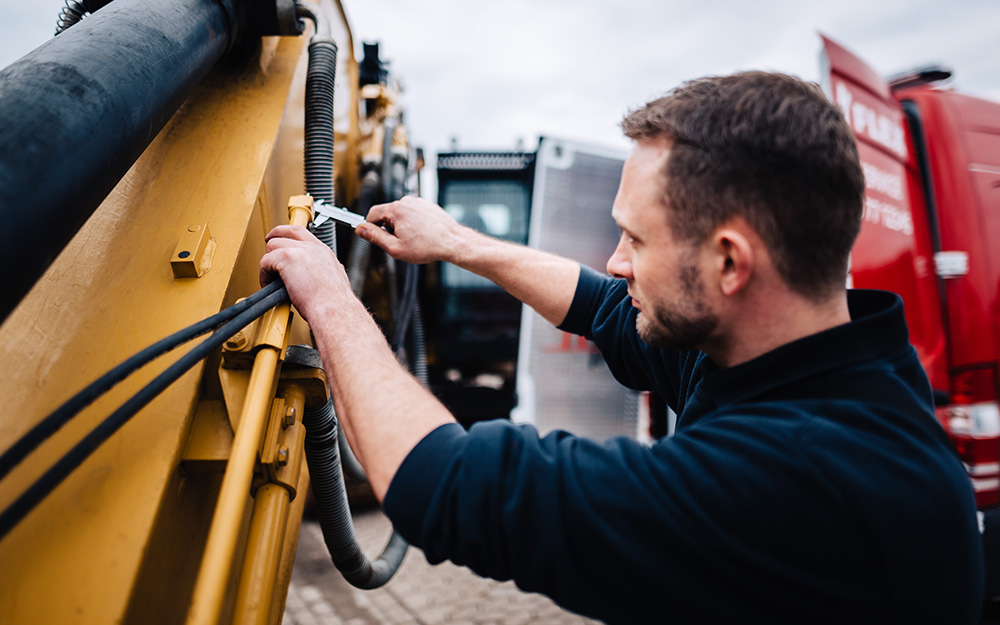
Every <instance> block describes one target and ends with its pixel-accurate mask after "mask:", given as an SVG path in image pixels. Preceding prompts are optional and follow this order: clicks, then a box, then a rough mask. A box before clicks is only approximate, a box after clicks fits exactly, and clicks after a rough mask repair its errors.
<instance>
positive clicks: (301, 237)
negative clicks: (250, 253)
mask: <svg viewBox="0 0 1000 625" xmlns="http://www.w3.org/2000/svg"><path fill="white" fill-rule="evenodd" d="M271 239H294V240H296V241H310V240H315V241H319V239H317V238H316V237H315V236H314V235H313V233H311V232H309V231H308V230H306V229H305V228H303V227H302V226H288V225H285V226H276V227H274V228H273V229H272V230H271V231H270V232H268V233H267V235H266V236H265V237H264V240H265V241H270V240H271Z"/></svg>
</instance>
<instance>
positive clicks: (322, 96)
mask: <svg viewBox="0 0 1000 625" xmlns="http://www.w3.org/2000/svg"><path fill="white" fill-rule="evenodd" d="M316 30H317V31H319V23H317V24H316ZM336 79H337V44H336V43H334V41H333V39H330V38H329V37H328V36H324V35H320V34H318V32H317V34H316V35H314V36H313V38H312V39H310V41H309V67H308V69H307V73H306V118H305V171H306V191H307V192H308V193H309V195H311V196H313V197H314V198H316V199H317V200H322V201H323V202H326V203H327V204H333V203H334V176H333V172H334V169H333V165H334V162H333V97H334V87H335V84H336ZM313 234H315V235H316V237H317V238H318V239H319V240H320V241H322V242H323V243H325V244H326V245H327V246H329V247H330V249H332V250H333V252H334V254H336V253H337V230H336V225H335V223H334V220H332V219H330V220H327V222H326V223H324V224H323V225H322V226H320V227H318V228H316V229H315V230H314V231H313Z"/></svg>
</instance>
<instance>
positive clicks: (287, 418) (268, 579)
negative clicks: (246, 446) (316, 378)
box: [232, 383, 305, 625]
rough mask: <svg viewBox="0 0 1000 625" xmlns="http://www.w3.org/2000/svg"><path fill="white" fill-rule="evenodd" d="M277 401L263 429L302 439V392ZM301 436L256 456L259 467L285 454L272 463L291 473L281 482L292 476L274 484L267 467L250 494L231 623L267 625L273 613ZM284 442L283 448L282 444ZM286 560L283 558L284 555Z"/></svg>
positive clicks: (292, 388) (293, 388)
mask: <svg viewBox="0 0 1000 625" xmlns="http://www.w3.org/2000/svg"><path fill="white" fill-rule="evenodd" d="M281 395H282V397H279V398H278V399H276V400H275V405H276V406H280V408H279V409H278V410H272V411H271V422H270V424H269V425H268V430H269V434H270V430H272V429H278V430H286V431H287V430H292V431H294V432H301V433H303V434H304V428H303V427H302V424H301V423H297V422H296V420H295V415H296V414H302V410H303V408H304V406H305V393H304V392H303V389H302V387H301V385H300V384H295V383H292V384H287V385H285V386H284V388H283V390H282V393H281ZM303 440H304V436H302V437H297V439H296V440H295V441H294V442H290V441H281V442H279V441H278V439H277V437H276V436H275V437H274V439H273V440H270V441H266V442H265V446H264V450H263V452H262V454H261V462H262V463H265V462H266V460H265V457H269V456H271V455H272V452H273V451H275V450H278V451H280V450H282V449H283V450H284V451H285V452H286V454H287V456H286V459H285V461H284V462H281V461H280V459H279V460H278V461H277V463H276V464H280V465H281V466H282V467H287V468H289V469H292V471H290V472H289V473H288V474H287V475H285V476H284V477H293V478H294V481H291V482H290V483H287V482H283V481H279V479H278V476H277V475H275V474H273V473H272V471H273V470H274V466H271V467H268V473H271V476H270V477H271V482H269V483H267V484H264V485H263V486H261V487H260V488H259V489H257V492H256V493H255V494H254V510H253V520H252V521H251V523H250V533H249V536H248V540H247V548H246V558H245V560H244V562H243V570H242V572H241V574H240V583H239V587H238V590H237V593H236V601H235V605H234V607H233V619H232V621H233V622H234V623H253V624H260V625H263V624H265V623H268V622H270V617H271V614H272V612H273V611H272V609H271V607H272V606H271V603H272V602H273V600H274V599H273V598H274V592H273V589H274V585H275V583H276V581H277V577H278V573H279V569H280V564H281V556H282V550H283V549H284V547H285V530H286V527H287V525H288V513H289V507H290V500H291V499H293V498H294V497H295V495H296V489H297V488H298V485H299V475H300V468H301V467H302V463H303V460H304V458H305V455H304V453H303V445H302V443H303ZM282 442H283V443H287V444H286V445H282V444H281V443H282ZM286 555H288V554H286Z"/></svg>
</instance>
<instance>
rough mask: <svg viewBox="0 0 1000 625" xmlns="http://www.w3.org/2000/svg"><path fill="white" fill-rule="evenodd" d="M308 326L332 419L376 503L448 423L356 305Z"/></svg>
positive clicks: (448, 418) (444, 412)
mask: <svg viewBox="0 0 1000 625" xmlns="http://www.w3.org/2000/svg"><path fill="white" fill-rule="evenodd" d="M314 316H316V315H314ZM310 327H311V328H312V331H313V335H314V336H315V339H316V345H317V347H318V349H319V351H320V355H321V357H322V359H323V363H324V365H325V366H326V369H327V373H328V374H329V375H328V377H329V379H330V390H331V392H332V394H333V400H334V405H335V406H336V409H337V415H338V418H339V419H340V421H341V422H342V424H343V426H344V428H343V429H344V431H345V432H346V434H347V438H348V442H349V443H350V444H351V449H353V450H354V452H355V454H356V455H357V457H358V460H359V461H360V462H361V464H362V466H363V467H364V468H365V472H366V473H367V475H368V480H369V483H370V484H371V486H372V490H373V492H374V493H375V496H376V497H378V499H379V501H381V500H382V498H383V497H385V493H386V491H387V490H388V488H389V484H390V482H391V481H392V478H393V476H394V475H395V473H396V470H397V469H398V468H399V465H400V464H402V462H403V460H404V459H405V458H406V456H407V454H409V452H410V450H412V449H413V447H414V446H416V444H417V443H419V442H420V440H421V439H423V437H424V436H426V435H427V434H428V433H429V432H431V431H432V430H434V429H435V428H437V427H438V426H440V425H443V424H445V423H451V422H453V421H454V418H453V417H452V416H451V414H450V413H449V412H448V410H447V409H446V408H445V407H444V406H443V405H441V403H440V402H438V401H437V400H436V399H435V398H434V396H433V395H431V394H430V393H429V392H428V391H426V390H425V389H424V388H423V387H422V386H421V385H420V383H419V382H417V380H416V379H415V378H414V377H413V376H411V375H409V374H408V373H407V372H406V371H405V370H404V369H403V368H402V367H401V366H400V364H399V363H398V362H397V360H396V358H395V356H394V355H393V354H392V352H391V350H390V349H389V346H388V344H387V343H386V341H385V338H384V337H383V336H382V332H381V331H380V330H379V328H378V326H377V325H376V324H375V322H374V321H373V320H372V318H371V316H370V315H369V314H368V312H367V311H366V310H365V309H364V307H362V306H361V305H360V304H358V305H357V306H356V307H354V306H352V307H351V310H339V311H331V312H329V313H326V314H323V315H322V316H321V317H319V318H316V319H310Z"/></svg>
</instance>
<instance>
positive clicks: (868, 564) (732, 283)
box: [261, 72, 982, 624]
mask: <svg viewBox="0 0 1000 625" xmlns="http://www.w3.org/2000/svg"><path fill="white" fill-rule="evenodd" d="M623 129H624V131H625V134H626V135H627V136H628V137H629V138H631V139H632V140H633V141H634V149H633V150H632V152H631V154H630V155H629V157H628V159H627V161H626V163H625V166H624V169H623V171H622V180H621V186H620V188H619V191H618V195H617V197H616V199H615V203H614V209H613V211H612V215H613V216H614V218H615V220H616V222H617V223H618V225H619V226H620V227H621V230H622V235H621V240H620V242H619V244H618V248H617V249H616V250H615V252H614V255H613V256H612V257H611V259H610V260H609V261H608V265H607V270H608V272H609V273H610V274H611V277H608V276H601V275H598V274H597V273H596V272H593V271H592V270H588V269H581V268H580V267H579V266H578V265H577V264H576V263H574V262H571V261H568V260H565V259H562V258H558V257H555V256H552V255H549V254H546V253H543V252H540V251H537V250H530V249H527V248H523V247H518V246H515V245H511V244H508V243H503V242H500V241H496V240H494V239H490V238H488V237H486V236H483V235H480V234H477V233H475V232H473V231H471V230H469V229H466V228H463V227H461V226H460V225H458V224H457V223H456V222H455V220H453V219H451V218H450V217H449V216H448V215H447V214H446V213H445V212H444V211H442V210H441V209H439V208H438V207H436V206H434V205H432V204H429V203H427V202H423V201H420V200H417V199H414V198H407V199H404V200H402V201H399V202H394V203H392V204H388V205H383V206H378V207H375V208H373V209H372V211H371V213H370V215H369V217H368V219H369V221H370V222H372V223H367V224H362V225H361V226H359V227H358V229H357V234H358V235H359V236H361V237H362V238H364V239H367V240H369V241H372V242H373V243H375V244H377V245H379V246H381V247H382V248H384V249H385V250H386V251H388V252H389V253H390V254H392V255H393V256H395V257H397V258H400V259H403V260H406V261H409V262H415V263H423V262H427V261H430V260H438V259H440V260H445V261H448V262H452V263H455V264H457V265H459V266H461V267H464V268H466V269H469V270H471V271H473V272H475V273H478V274H480V275H483V276H485V277H487V278H489V279H491V280H493V281H494V282H496V283H497V284H499V285H500V286H501V287H503V288H504V289H506V290H507V291H509V292H510V293H512V294H513V295H515V296H516V297H518V298H519V299H521V300H522V301H524V302H525V303H527V304H528V305H530V306H532V307H533V308H534V309H535V310H537V311H538V312H539V313H540V314H541V315H542V316H543V317H545V318H546V319H548V320H549V321H550V322H552V323H554V324H557V325H559V326H560V327H561V328H562V329H564V330H567V331H571V332H576V333H579V334H582V335H584V336H587V337H588V338H591V339H592V340H593V341H594V342H595V343H596V344H597V346H598V347H599V348H600V350H601V353H602V354H603V355H604V358H605V360H606V361H607V362H608V365H609V367H610V368H611V370H612V372H613V373H614V374H615V376H616V377H617V378H618V379H619V380H620V381H621V382H622V383H623V384H626V385H628V386H631V387H633V388H639V389H650V390H654V391H656V392H658V393H660V394H661V395H662V396H663V397H664V398H665V399H666V400H667V402H668V403H669V404H670V405H671V406H672V407H673V408H674V409H675V410H676V411H677V413H678V415H679V416H678V425H677V432H676V434H675V435H674V436H673V437H672V438H669V439H666V440H663V441H660V442H659V443H657V444H655V445H653V446H652V447H645V446H642V445H639V444H638V443H636V442H634V441H631V440H627V439H614V440H611V441H609V442H607V443H606V444H603V445H599V444H597V443H595V442H592V441H588V440H584V439H579V438H575V437H573V436H571V435H568V434H566V433H553V434H550V435H548V436H546V437H544V438H539V436H538V434H537V432H535V431H534V430H533V429H532V428H531V427H528V426H514V425H512V424H509V423H506V422H491V423H485V424H480V425H477V426H474V427H472V428H471V429H470V431H469V432H468V433H466V432H464V431H463V430H462V429H461V428H460V427H459V426H458V425H456V424H455V423H454V422H453V419H452V418H451V416H450V415H449V414H448V413H447V411H446V410H445V409H444V408H443V407H442V406H441V405H440V404H439V403H437V402H436V401H435V400H434V398H432V397H431V396H430V395H429V394H427V393H425V392H424V391H423V390H421V388H420V387H419V385H418V384H417V383H416V382H415V381H414V380H412V379H411V378H410V377H409V376H408V375H406V374H405V373H404V372H403V371H402V370H401V369H400V367H399V366H398V365H397V364H396V361H395V359H394V358H393V356H392V354H391V353H390V352H389V350H388V348H387V347H386V345H385V341H384V340H383V338H382V336H381V334H380V333H379V331H378V329H377V328H376V327H375V325H374V323H373V322H372V321H371V319H370V317H369V316H368V314H367V313H366V312H365V311H364V309H363V308H362V306H361V305H360V304H359V303H358V302H357V300H355V299H354V298H353V297H352V296H351V294H350V288H349V286H348V283H347V279H346V277H345V275H344V272H343V270H342V269H341V268H339V266H338V265H337V263H336V262H335V260H334V259H333V256H332V254H331V253H330V252H329V251H328V250H326V249H325V248H323V247H321V246H320V245H319V244H317V243H316V242H314V240H313V239H312V237H311V236H310V235H309V234H308V233H307V232H306V231H305V230H303V229H294V228H288V227H280V228H276V229H275V230H274V231H273V232H272V233H271V234H270V235H268V250H269V252H268V254H267V255H265V256H264V258H263V259H262V261H261V270H262V280H263V281H266V280H268V279H270V277H271V276H274V275H275V274H280V275H281V277H282V278H283V279H284V281H285V284H286V286H287V287H288V290H289V293H290V295H291V298H292V300H293V301H294V302H295V304H296V306H297V307H298V308H299V310H300V311H301V313H302V315H303V316H304V317H305V318H306V319H307V320H308V321H309V323H310V325H311V327H312V329H313V332H314V333H315V336H316V342H317V346H318V348H319V350H320V353H321V354H322V357H323V361H324V362H325V363H326V365H327V371H328V373H329V375H330V378H331V383H332V386H333V394H334V400H335V402H336V405H337V409H338V413H339V414H340V415H341V417H342V421H343V424H344V428H345V430H346V433H347V436H348V439H349V441H350V443H351V445H352V447H353V448H354V449H355V450H356V452H357V455H358V457H359V459H360V461H361V463H362V464H363V465H364V466H365V468H366V470H367V471H368V474H369V477H370V478H371V483H372V486H373V488H374V490H375V493H376V495H377V496H378V497H379V499H380V500H381V501H382V502H383V506H384V508H385V511H386V513H387V514H388V516H389V518H390V519H392V521H393V522H394V524H395V525H396V527H397V528H398V529H399V531H400V532H401V533H402V534H403V535H404V536H405V537H406V538H407V539H409V540H410V541H411V542H413V543H414V544H415V545H417V546H418V547H420V548H422V549H423V550H424V551H425V553H426V555H427V558H428V559H429V560H430V561H432V562H437V561H440V560H443V559H445V558H448V559H451V560H453V561H455V562H457V563H459V564H465V565H468V566H469V567H471V568H472V569H473V570H475V571H477V572H479V573H480V574H483V575H487V576H490V577H493V578H496V579H510V578H513V579H514V580H515V581H516V582H517V583H518V585H519V586H520V587H521V588H523V589H525V590H531V591H538V592H543V593H545V594H548V595H549V596H551V597H552V598H553V599H555V600H556V601H557V602H558V603H560V604H562V605H563V606H565V607H567V608H569V609H571V610H575V611H578V612H580V613H582V614H586V615H590V616H594V617H597V618H600V619H603V620H607V621H612V622H621V623H642V622H671V621H674V622H693V623H730V622H741V623H841V624H842V623H852V624H853V623H889V622H899V623H950V624H951V623H974V622H976V620H977V614H978V608H979V603H980V600H981V596H982V590H981V586H982V561H981V555H980V537H979V533H978V530H977V523H976V517H975V509H974V504H973V496H972V491H971V488H970V485H969V482H968V478H967V477H966V475H965V472H964V470H963V468H962V466H961V465H960V463H959V462H958V461H957V460H956V458H955V456H954V454H953V453H952V451H951V450H950V447H949V442H948V441H947V439H946V437H945V435H944V433H943V431H942V430H941V428H940V427H939V426H938V424H937V423H936V421H935V419H934V416H933V408H932V401H931V392H930V388H929V385H928V383H927V379H926V377H925V375H924V373H923V371H922V369H921V367H920V364H919V362H918V360H917V358H916V355H915V353H914V351H913V349H912V348H911V347H910V346H909V344H908V338H907V333H906V327H905V322H904V319H903V314H902V304H901V302H900V300H899V299H898V298H897V297H896V296H894V295H891V294H888V293H879V292H851V293H850V294H848V293H847V291H846V290H845V288H844V284H845V282H846V277H847V263H848V254H849V251H850V248H851V245H852V243H853V241H854V238H855V236H856V235H857V232H858V229H859V226H860V220H861V212H862V198H863V191H864V183H863V178H862V173H861V168H860V164H859V162H858V157H857V153H856V149H855V147H854V142H853V139H852V136H851V134H850V130H849V129H848V127H847V125H846V123H845V122H844V120H843V118H842V116H841V115H840V114H839V112H838V111H837V110H836V109H835V107H834V106H833V105H832V104H831V103H830V102H828V101H827V100H826V99H825V98H824V97H823V95H822V93H821V92H820V90H819V89H818V88H816V87H815V86H814V85H808V84H806V83H803V82H801V81H799V80H797V79H794V78H791V77H787V76H781V75H775V74H766V73H760V72H749V73H743V74H737V75H734V76H728V77H716V78H706V79H701V80H697V81H693V82H691V83H687V84H685V85H683V86H681V87H680V88H678V89H676V90H674V91H673V92H671V93H670V94H668V95H667V96H666V97H664V98H661V99H659V100H655V101H653V102H651V103H649V104H648V105H646V106H645V107H643V108H641V109H640V110H638V111H636V112H634V113H632V114H630V115H629V116H628V117H627V118H626V119H625V121H624V122H623ZM376 223H381V224H388V225H391V226H392V228H391V232H392V233H390V232H388V231H385V230H382V229H380V228H379V227H377V226H376V225H374V224H376Z"/></svg>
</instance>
